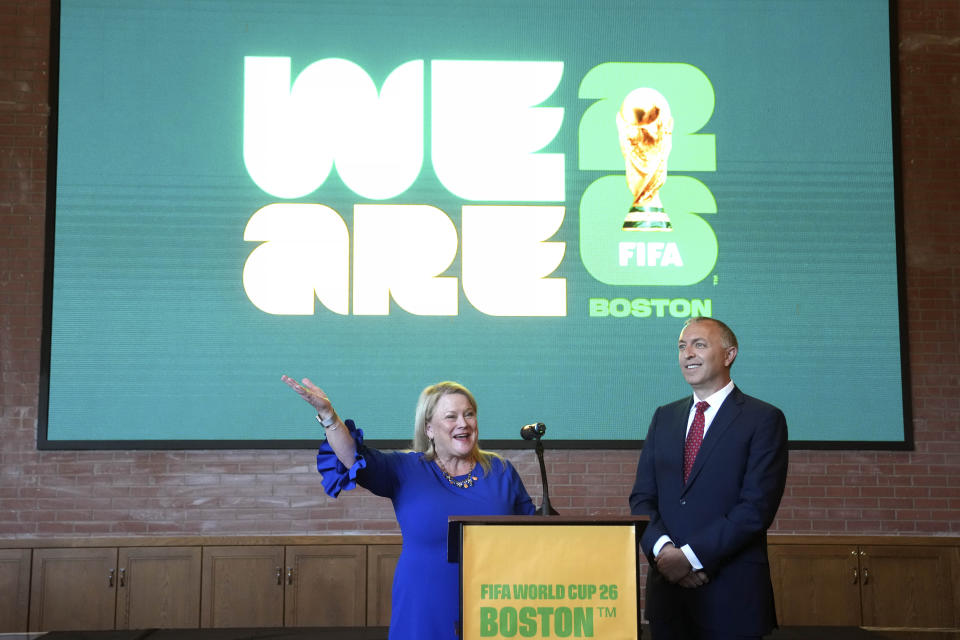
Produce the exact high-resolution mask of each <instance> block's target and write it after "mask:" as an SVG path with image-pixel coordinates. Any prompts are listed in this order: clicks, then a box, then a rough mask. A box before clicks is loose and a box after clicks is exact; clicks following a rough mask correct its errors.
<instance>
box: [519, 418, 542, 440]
mask: <svg viewBox="0 0 960 640" xmlns="http://www.w3.org/2000/svg"><path fill="white" fill-rule="evenodd" d="M546 432H547V426H546V425H545V424H543V423H542V422H535V423H533V424H525V425H523V427H522V428H521V429H520V437H521V438H523V439H524V440H539V439H540V438H541V436H543V434H545V433H546Z"/></svg>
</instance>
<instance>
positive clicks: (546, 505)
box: [520, 422, 559, 516]
mask: <svg viewBox="0 0 960 640" xmlns="http://www.w3.org/2000/svg"><path fill="white" fill-rule="evenodd" d="M546 432H547V426H546V425H545V424H543V423H542V422H534V423H532V424H525V425H523V427H521V428H520V437H521V438H523V439H524V440H536V441H537V447H536V451H537V460H539V462H540V482H541V483H542V484H543V504H542V505H540V515H542V516H556V515H559V514H558V513H557V512H556V511H554V509H553V507H551V506H550V489H549V488H548V487H547V467H546V466H545V465H544V464H543V442H541V441H540V438H542V437H543V435H544V434H545V433H546Z"/></svg>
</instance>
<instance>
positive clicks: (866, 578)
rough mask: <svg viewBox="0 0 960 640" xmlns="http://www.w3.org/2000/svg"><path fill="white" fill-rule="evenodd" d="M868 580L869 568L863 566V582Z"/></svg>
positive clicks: (865, 582)
mask: <svg viewBox="0 0 960 640" xmlns="http://www.w3.org/2000/svg"><path fill="white" fill-rule="evenodd" d="M868 582H870V569H867V568H866V567H864V568H863V584H867V583H868Z"/></svg>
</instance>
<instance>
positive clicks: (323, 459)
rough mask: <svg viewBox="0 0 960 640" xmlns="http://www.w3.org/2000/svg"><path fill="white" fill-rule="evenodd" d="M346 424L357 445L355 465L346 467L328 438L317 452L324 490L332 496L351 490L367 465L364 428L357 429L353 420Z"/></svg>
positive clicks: (347, 421) (318, 467) (318, 469)
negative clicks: (360, 472)
mask: <svg viewBox="0 0 960 640" xmlns="http://www.w3.org/2000/svg"><path fill="white" fill-rule="evenodd" d="M344 424H345V425H346V427H347V429H349V431H350V435H351V436H353V441H354V442H355V443H356V445H357V457H356V460H355V461H354V463H353V465H352V466H351V467H350V468H349V469H348V468H347V467H345V466H344V464H343V463H342V462H340V459H339V458H337V454H335V453H334V452H333V449H332V448H330V443H328V442H327V441H326V440H324V441H323V444H321V445H320V450H319V451H318V452H317V471H319V472H320V474H321V475H322V476H323V477H322V478H321V481H322V483H323V490H324V491H325V492H326V493H327V495H328V496H330V497H331V498H336V497H337V496H339V495H340V492H341V491H349V490H351V489H353V488H354V487H356V486H357V473H358V472H359V471H360V470H361V469H365V468H366V467H367V461H366V460H365V459H364V457H363V452H364V451H365V450H366V447H365V446H364V444H363V429H357V427H356V425H355V424H354V422H353V420H346V421H345V422H344Z"/></svg>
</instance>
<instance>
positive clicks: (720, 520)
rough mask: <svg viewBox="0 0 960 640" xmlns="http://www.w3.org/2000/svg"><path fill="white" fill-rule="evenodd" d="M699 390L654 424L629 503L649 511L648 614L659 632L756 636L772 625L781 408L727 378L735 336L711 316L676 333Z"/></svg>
mask: <svg viewBox="0 0 960 640" xmlns="http://www.w3.org/2000/svg"><path fill="white" fill-rule="evenodd" d="M678 346H679V352H680V370H681V372H682V373H683V377H684V378H685V379H686V381H687V383H688V384H689V385H690V386H691V388H692V389H693V398H690V397H687V398H684V399H682V400H678V401H676V402H673V403H671V404H668V405H665V406H662V407H660V408H659V409H657V410H656V412H655V413H654V415H653V420H652V421H651V422H650V429H649V430H648V431H647V437H646V441H645V442H644V445H643V451H642V452H641V454H640V463H639V464H638V465H637V480H636V483H635V484H634V486H633V491H632V493H631V494H630V511H631V513H633V514H634V515H647V516H650V522H649V524H648V526H647V528H646V530H645V531H644V533H643V536H642V538H641V541H640V547H641V549H642V551H643V553H644V554H645V555H646V556H647V559H648V560H649V562H650V570H649V572H648V574H647V591H646V618H647V620H648V621H649V622H650V630H651V633H652V635H653V640H673V639H683V640H704V639H711V640H714V639H721V638H724V639H725V638H760V637H762V636H764V635H766V634H768V633H769V632H770V631H771V630H772V629H773V628H775V627H776V614H775V611H774V603H773V587H772V585H771V583H770V566H769V563H768V560H767V528H769V526H770V524H771V523H772V522H773V518H774V516H775V515H776V513H777V508H778V507H779V505H780V498H781V497H782V496H783V489H784V485H785V483H786V477H787V421H786V418H784V415H783V412H781V411H780V410H779V409H777V408H776V407H774V406H772V405H769V404H767V403H765V402H762V401H760V400H757V399H756V398H752V397H750V396H748V395H746V394H744V393H742V392H741V391H740V390H739V389H738V388H737V387H736V386H734V384H733V381H732V380H731V379H730V367H731V366H732V365H733V361H734V359H735V358H736V357H737V350H738V345H737V338H736V336H735V335H734V334H733V331H731V330H730V328H729V327H727V325H725V324H723V323H722V322H720V321H718V320H714V319H713V318H691V319H690V320H689V321H688V322H687V323H686V325H684V328H683V331H682V332H681V333H680V340H679V343H678Z"/></svg>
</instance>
